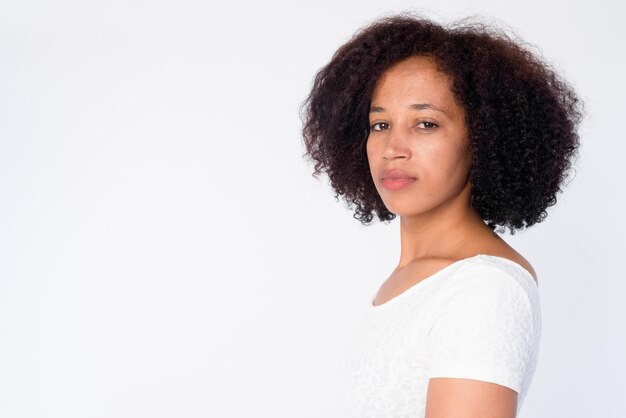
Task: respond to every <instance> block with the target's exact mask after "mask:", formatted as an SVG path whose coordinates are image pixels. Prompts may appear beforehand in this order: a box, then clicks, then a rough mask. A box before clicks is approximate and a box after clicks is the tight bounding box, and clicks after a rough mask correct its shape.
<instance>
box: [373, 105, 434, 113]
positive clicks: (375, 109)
mask: <svg viewBox="0 0 626 418" xmlns="http://www.w3.org/2000/svg"><path fill="white" fill-rule="evenodd" d="M410 107H411V109H415V110H423V109H432V110H435V111H437V112H441V113H443V114H446V112H445V111H444V110H442V109H440V108H438V107H437V106H435V105H433V104H431V103H413V104H412V105H411V106H410ZM384 111H385V109H384V108H383V107H380V106H372V107H371V108H370V113H380V112H384Z"/></svg>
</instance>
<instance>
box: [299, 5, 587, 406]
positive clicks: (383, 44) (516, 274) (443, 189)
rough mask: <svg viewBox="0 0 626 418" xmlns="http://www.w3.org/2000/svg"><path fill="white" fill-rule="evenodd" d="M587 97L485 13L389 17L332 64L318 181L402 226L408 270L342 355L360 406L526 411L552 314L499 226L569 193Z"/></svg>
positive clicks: (512, 226)
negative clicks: (323, 178)
mask: <svg viewBox="0 0 626 418" xmlns="http://www.w3.org/2000/svg"><path fill="white" fill-rule="evenodd" d="M581 105H582V103H581V102H580V100H579V99H578V98H577V96H576V94H575V92H574V91H573V89H572V88H571V87H570V86H569V85H568V84H567V83H566V82H565V81H563V80H562V79H561V78H559V76H558V75H557V74H555V72H554V71H553V70H552V69H551V68H550V66H549V65H548V64H546V63H545V62H542V61H541V60H539V59H538V58H537V57H536V56H534V55H533V54H532V53H531V52H530V51H529V50H528V49H526V48H524V47H523V46H522V43H521V41H516V40H513V39H512V38H511V37H510V36H509V35H507V34H505V33H504V32H503V31H501V30H499V29H497V28H493V27H490V26H488V25H484V24H482V23H476V22H473V23H472V22H468V21H461V22H459V23H456V24H453V25H449V26H443V25H440V24H438V23H435V22H433V21H430V20H428V19H425V18H421V17H417V16H414V15H411V14H402V15H396V16H391V17H385V18H382V19H379V20H377V21H375V22H373V23H371V24H370V25H368V26H367V27H365V28H363V29H361V30H360V31H359V32H358V33H357V34H355V36H354V37H353V38H352V39H351V40H350V41H349V42H347V43H346V44H345V45H343V46H341V47H340V48H339V50H338V51H336V53H335V54H334V56H333V57H332V59H331V61H330V62H329V63H328V64H327V65H326V66H325V67H323V68H322V69H321V70H320V71H319V72H318V74H317V75H316V77H315V82H314V85H313V88H312V91H311V93H310V95H309V97H308V99H307V101H306V102H305V114H304V115H305V117H304V128H303V137H304V141H305V145H306V149H307V153H306V155H307V156H308V157H309V158H310V160H311V161H313V162H315V173H314V175H315V176H318V175H319V174H320V173H321V172H325V173H326V174H327V175H328V178H329V180H330V182H331V185H332V187H333V189H334V190H335V191H336V193H337V195H342V196H344V198H345V200H346V201H347V202H348V203H349V207H350V208H352V207H355V214H354V217H355V218H356V219H358V220H360V221H361V222H362V223H363V224H367V223H369V222H371V221H372V219H373V217H374V214H375V215H376V216H377V217H378V219H379V220H381V221H386V222H388V221H391V220H392V219H394V218H395V217H396V216H400V227H401V235H400V240H401V253H400V261H399V263H398V266H397V267H396V268H395V270H394V271H393V272H392V273H391V274H390V275H389V277H388V278H387V279H386V280H385V281H384V283H382V285H381V287H380V289H379V290H378V292H377V294H376V295H375V296H374V298H373V299H372V300H371V301H370V304H369V306H368V312H367V314H366V315H365V317H364V319H363V321H362V322H361V325H360V326H359V328H358V329H357V330H356V331H355V332H354V334H353V337H352V339H351V342H350V345H349V346H348V347H347V348H346V351H345V353H344V356H343V358H342V363H341V367H340V369H341V377H342V384H343V385H342V386H341V387H342V391H341V394H342V400H343V402H344V406H345V412H346V414H347V415H348V416H350V417H359V418H364V417H393V418H400V417H414V418H418V417H427V418H453V417H455V418H456V417H463V418H479V417H480V418H513V417H515V416H516V414H517V412H518V411H519V409H520V408H521V405H522V403H523V400H524V397H525V395H526V393H527V391H528V388H529V386H530V383H531V381H532V377H533V374H534V371H535V368H536V364H537V358H538V353H539V343H540V336H541V309H540V301H539V293H538V281H537V274H536V272H535V271H534V269H533V267H532V266H531V264H530V263H529V262H528V261H527V260H526V259H525V258H524V257H523V256H522V255H521V254H520V253H518V252H517V251H516V250H515V249H514V248H512V247H511V246H510V245H508V244H507V243H506V242H505V241H504V240H503V239H502V238H501V237H500V236H499V235H498V233H502V232H504V231H505V230H506V229H505V228H508V229H509V230H510V232H511V234H514V233H515V230H516V229H522V228H526V227H529V226H531V225H533V224H535V223H538V222H541V221H542V220H543V219H544V218H545V217H546V215H547V214H546V211H545V210H546V208H547V207H549V206H551V205H554V204H555V203H556V197H555V196H556V194H557V192H560V191H561V189H560V186H561V184H562V183H563V181H564V179H565V177H566V175H567V173H568V170H569V168H570V167H571V162H572V161H573V158H574V157H575V156H576V151H577V147H578V140H579V138H578V135H577V126H578V124H579V122H580V120H581V117H582V109H581ZM497 226H499V228H498V229H497V230H496V227H497Z"/></svg>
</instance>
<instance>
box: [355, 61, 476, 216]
mask: <svg viewBox="0 0 626 418" xmlns="http://www.w3.org/2000/svg"><path fill="white" fill-rule="evenodd" d="M450 86H451V79H450V78H449V77H448V76H447V75H446V74H444V73H442V72H439V71H437V69H436V67H435V64H434V61H432V60H431V59H429V58H427V57H423V56H418V57H411V58H409V59H407V60H404V61H401V62H399V63H397V64H395V65H394V66H392V67H391V68H389V69H388V70H387V71H386V72H385V73H384V74H383V75H382V76H381V78H380V79H379V80H378V81H377V84H376V85H375V87H374V91H373V94H372V100H371V107H370V114H369V122H370V133H369V136H368V138H367V157H368V161H369V167H370V172H371V174H372V178H373V180H374V184H375V186H376V189H377V190H378V193H379V194H380V196H381V198H382V200H383V202H384V203H385V206H386V207H387V209H389V211H391V212H392V213H395V214H397V215H415V214H420V213H427V212H429V211H432V210H436V208H438V207H440V206H441V205H443V204H445V203H447V202H450V201H454V200H455V199H460V198H461V192H462V191H467V190H468V188H469V187H470V185H469V168H470V165H471V154H470V152H469V140H468V137H467V136H468V131H467V127H466V125H465V111H464V109H463V108H462V107H460V106H459V105H458V104H457V103H456V101H455V98H454V96H453V93H452V91H451V90H450ZM390 170H401V171H396V172H395V173H394V172H393V171H391V172H389V171H390ZM397 177H408V178H404V179H402V178H397ZM466 196H468V195H467V193H466Z"/></svg>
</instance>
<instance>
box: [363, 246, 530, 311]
mask: <svg viewBox="0 0 626 418" xmlns="http://www.w3.org/2000/svg"><path fill="white" fill-rule="evenodd" d="M481 257H487V258H492V259H497V260H501V261H504V262H505V263H508V264H509V265H513V266H514V267H516V268H518V269H520V270H522V271H523V272H524V273H525V275H526V277H527V278H529V279H530V280H531V281H532V282H533V283H534V285H535V287H537V286H538V284H537V282H536V281H535V278H534V277H533V275H532V274H530V272H529V271H528V270H526V268H524V267H522V265H521V264H519V263H517V262H515V261H513V260H511V259H508V258H506V257H500V256H497V255H491V254H476V255H474V256H471V257H467V258H462V259H460V260H457V261H455V262H453V263H450V264H448V265H447V266H445V267H443V268H441V269H439V270H437V271H436V272H434V273H433V274H431V275H430V276H427V277H425V278H423V279H422V280H420V281H419V282H417V283H415V284H414V285H413V286H410V287H408V288H407V289H405V290H404V291H403V292H402V293H400V294H398V295H396V296H394V297H393V298H391V299H389V300H388V301H386V302H384V303H381V304H380V305H374V300H375V299H376V295H377V294H378V292H377V293H376V294H374V296H373V297H372V298H371V300H370V303H369V307H370V309H371V310H380V309H382V308H384V307H385V306H390V305H393V304H395V303H396V302H397V299H403V298H404V297H407V296H408V295H405V294H407V293H410V292H413V291H415V289H419V288H420V287H422V286H423V285H424V284H426V283H428V282H430V281H432V280H434V279H435V278H437V277H439V276H440V275H441V274H443V273H444V272H447V271H448V270H450V269H452V268H453V267H457V266H459V265H460V264H463V263H464V262H467V261H470V260H474V259H477V258H481Z"/></svg>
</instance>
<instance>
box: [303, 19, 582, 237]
mask: <svg viewBox="0 0 626 418" xmlns="http://www.w3.org/2000/svg"><path fill="white" fill-rule="evenodd" d="M515 38H518V39H515ZM416 55H417V56H428V57H432V58H434V59H435V62H436V63H437V66H438V69H439V70H441V71H443V72H445V73H446V74H447V75H448V76H450V78H451V80H452V92H453V94H454V96H455V98H456V99H457V101H458V103H459V104H460V105H461V106H462V107H463V108H464V110H465V114H466V118H465V123H466V124H467V127H468V131H469V140H470V152H471V155H472V167H471V169H470V174H469V175H470V182H471V184H472V196H471V204H472V206H473V207H474V208H475V209H476V211H477V212H478V214H479V215H480V216H481V217H482V219H483V220H484V221H485V222H486V223H487V225H489V227H490V228H491V229H492V230H495V229H496V226H497V225H500V228H499V229H498V231H497V232H504V231H505V228H506V227H508V228H509V230H510V232H511V234H514V233H515V229H521V228H527V227H529V226H531V225H534V224H535V223H538V222H541V221H543V220H544V219H545V218H546V216H547V212H546V208H547V207H549V206H552V205H554V204H555V203H556V194H557V192H562V189H561V185H562V184H563V182H564V180H565V179H566V177H567V174H568V171H569V169H570V168H571V166H572V161H573V159H574V158H575V157H577V149H578V146H579V136H578V133H577V127H578V124H579V123H580V121H581V119H582V115H583V112H582V107H583V103H582V101H581V100H580V99H579V98H578V97H577V94H576V92H575V91H574V90H573V88H572V87H571V86H570V85H569V84H568V83H567V82H566V81H564V80H563V79H561V78H560V77H559V76H558V75H557V74H556V73H555V71H554V70H553V69H552V66H551V65H550V64H549V63H547V62H545V61H542V60H540V59H539V58H538V57H537V55H535V54H533V53H532V52H531V51H530V49H529V48H527V47H525V46H524V42H523V41H521V40H519V37H517V36H511V35H508V34H507V33H506V32H505V31H504V30H502V29H501V28H498V27H496V26H494V25H490V24H486V23H483V22H480V21H477V20H476V19H475V17H468V18H465V19H461V20H459V21H457V22H455V23H452V24H449V25H447V26H444V25H442V24H439V23H436V22H433V21H432V20H429V19H427V18H424V17H421V16H418V15H415V14H413V13H401V14H396V15H392V16H386V17H382V18H379V19H377V20H375V21H374V22H373V23H370V24H369V25H367V26H365V27H363V28H361V29H360V30H359V31H357V33H356V34H355V35H354V36H353V37H352V38H351V39H350V40H349V41H348V42H347V43H345V44H344V45H342V46H341V47H340V48H339V49H338V50H337V51H336V52H335V54H334V55H333V57H332V58H331V60H330V62H329V63H328V64H327V65H326V66H324V67H323V68H322V69H320V70H319V71H318V72H317V74H316V76H315V79H314V82H313V86H312V89H311V92H310V94H309V95H308V97H307V99H306V100H305V101H304V103H303V104H302V108H301V117H302V122H303V129H302V134H303V140H304V144H305V147H306V152H305V153H304V154H303V157H304V156H306V157H308V159H309V161H312V162H315V168H314V172H313V176H314V177H316V178H317V177H318V176H319V174H320V173H321V172H325V173H326V174H327V175H328V178H329V180H330V184H331V186H332V188H333V189H334V191H335V192H336V194H335V199H336V200H338V196H339V195H342V196H343V197H344V199H345V201H346V202H347V206H348V208H352V207H353V205H356V210H355V213H354V216H353V217H354V218H355V219H357V220H359V221H361V223H362V224H364V225H365V224H368V223H370V222H371V221H372V219H373V217H374V215H373V213H376V215H377V216H378V219H379V220H381V221H391V220H393V219H394V218H395V217H396V215H395V214H394V213H391V212H390V211H389V210H388V209H387V208H386V207H385V205H384V203H383V201H382V199H381V197H380V195H379V194H378V192H377V190H376V188H375V186H374V182H373V180H372V177H371V174H370V171H369V165H368V160H367V153H366V148H365V147H366V142H367V137H368V135H369V129H370V128H369V119H368V118H369V116H368V114H369V107H370V101H371V95H372V91H373V88H374V85H375V83H376V81H377V80H378V79H379V77H380V76H381V75H382V74H383V73H384V72H385V70H387V69H388V68H389V67H391V66H392V65H393V64H395V63H397V62H398V61H402V60H404V59H406V58H409V57H411V56H416Z"/></svg>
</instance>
